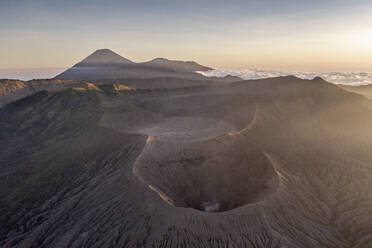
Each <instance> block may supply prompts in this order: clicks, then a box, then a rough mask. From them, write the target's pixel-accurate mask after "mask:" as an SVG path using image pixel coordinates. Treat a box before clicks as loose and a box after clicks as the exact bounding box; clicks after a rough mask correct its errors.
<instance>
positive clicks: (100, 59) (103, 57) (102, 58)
mask: <svg viewBox="0 0 372 248" xmlns="http://www.w3.org/2000/svg"><path fill="white" fill-rule="evenodd" d="M107 64H110V65H113V64H134V62H132V61H130V60H129V59H126V58H124V57H122V56H120V55H119V54H117V53H115V52H113V51H112V50H110V49H106V48H105V49H98V50H96V51H95V52H94V53H92V54H91V55H89V56H88V57H86V58H85V59H84V60H83V61H81V62H80V63H78V64H76V65H75V67H77V66H92V65H107Z"/></svg>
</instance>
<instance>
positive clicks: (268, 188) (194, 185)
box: [134, 134, 279, 212]
mask: <svg viewBox="0 0 372 248" xmlns="http://www.w3.org/2000/svg"><path fill="white" fill-rule="evenodd" d="M134 174H135V175H136V176H137V177H138V178H140V180H141V181H142V182H143V183H144V184H146V185H148V186H149V187H150V188H151V189H152V190H154V191H155V192H156V193H158V194H159V196H160V197H161V198H162V199H163V200H165V201H166V202H167V203H168V204H170V205H173V206H176V207H183V208H194V209H197V210H200V211H205V212H222V211H228V210H232V209H235V208H238V207H241V206H244V205H246V204H250V203H256V202H259V201H262V200H264V199H265V198H266V197H268V196H269V195H270V194H272V193H273V192H275V191H276V189H277V188H278V185H279V179H278V175H277V174H276V172H275V169H274V167H273V164H272V163H271V162H270V160H269V159H268V158H267V157H266V155H265V154H264V152H263V151H262V150H261V149H260V148H259V147H257V146H255V145H254V144H252V143H250V142H247V141H246V137H244V136H242V135H240V134H239V135H235V136H234V137H231V136H229V135H221V136H218V137H214V138H211V139H209V140H204V141H199V142H190V143H184V142H183V143H175V142H174V140H173V142H172V143H169V142H164V140H159V139H157V137H154V136H149V138H148V141H147V145H146V146H145V148H144V150H143V152H142V154H141V156H140V157H139V158H138V159H137V161H136V163H135V166H134Z"/></svg>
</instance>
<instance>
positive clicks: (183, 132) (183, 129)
mask: <svg viewBox="0 0 372 248" xmlns="http://www.w3.org/2000/svg"><path fill="white" fill-rule="evenodd" d="M136 132H137V133H142V134H146V135H149V136H153V137H156V139H158V140H160V141H163V142H169V143H189V142H197V141H201V140H206V139H209V138H212V137H216V136H219V135H222V134H225V133H229V132H236V129H235V128H234V127H233V126H231V125H229V124H227V123H226V122H223V121H220V120H216V119H212V118H202V117H172V118H168V119H166V120H164V121H163V122H160V123H156V124H152V125H148V126H145V127H141V128H138V129H137V130H136Z"/></svg>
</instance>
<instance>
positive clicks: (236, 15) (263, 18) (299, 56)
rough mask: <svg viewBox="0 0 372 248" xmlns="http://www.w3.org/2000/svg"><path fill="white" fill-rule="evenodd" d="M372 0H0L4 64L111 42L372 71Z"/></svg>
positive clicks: (139, 55) (133, 55) (182, 53)
mask: <svg viewBox="0 0 372 248" xmlns="http://www.w3.org/2000/svg"><path fill="white" fill-rule="evenodd" d="M371 13H372V1H371V0H353V1H351V0H348V1H346V0H327V1H326V0H311V1H310V0H306V1H301V0H257V1H256V0H254V1H252V0H231V1H227V0H224V1H220V0H215V1H209V0H187V1H186V0H184V1H177V0H173V1H172V0H164V1H161V0H152V1H150V0H148V1H143V0H142V1H141V0H136V1H134V0H133V1H116V0H111V1H110V0H106V1H95V0H94V1H83V0H67V1H66V0H65V1H56V0H24V1H22V0H9V1H8V0H0V37H1V38H0V69H2V70H8V69H20V68H65V67H69V66H71V65H73V64H74V63H76V62H78V61H79V60H81V59H83V58H84V57H86V56H87V55H89V54H90V53H92V52H93V51H94V50H96V49H99V48H110V49H112V50H114V51H115V52H117V53H119V54H121V55H123V56H124V57H127V58H129V59H131V60H134V61H145V60H149V59H151V58H153V57H167V58H170V59H183V60H195V61H197V62H199V63H201V64H205V65H209V66H212V67H215V68H252V67H254V68H257V67H260V68H270V69H289V70H306V71H331V70H332V71H336V70H337V71H372V16H371Z"/></svg>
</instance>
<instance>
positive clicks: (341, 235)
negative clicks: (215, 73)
mask: <svg viewBox="0 0 372 248" xmlns="http://www.w3.org/2000/svg"><path fill="white" fill-rule="evenodd" d="M371 106H372V105H371V102H370V101H369V100H367V99H366V98H364V97H361V96H359V95H357V94H353V93H350V92H346V91H344V90H342V89H341V88H339V87H337V86H335V85H331V84H328V83H327V82H325V81H323V80H321V79H316V80H301V79H297V78H294V77H283V78H275V79H266V80H257V81H245V82H239V83H234V84H231V85H228V86H220V87H207V86H197V87H190V88H184V89H163V90H161V89H157V90H134V89H130V88H126V87H121V89H120V87H115V86H112V85H111V86H110V85H102V86H95V87H87V88H86V90H82V89H68V90H65V91H62V92H56V93H50V92H46V91H42V92H39V93H37V94H34V95H32V96H29V97H27V98H24V99H22V100H19V101H17V102H15V103H12V104H9V105H7V106H5V107H3V108H1V109H0V119H1V120H2V122H1V123H0V161H1V163H0V218H1V219H0V220H1V223H2V225H1V226H0V246H1V247H309V248H310V247H311V248H313V247H327V248H328V247H334V248H336V247H337V248H340V247H345V248H346V247H361V248H365V247H370V244H371V243H372V235H371V223H372V216H371V212H372V193H371V191H370V190H369V189H370V186H371V181H372V166H371V162H372V155H371V153H370V147H371V145H372V133H371V132H370V126H371V124H372V108H371Z"/></svg>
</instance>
